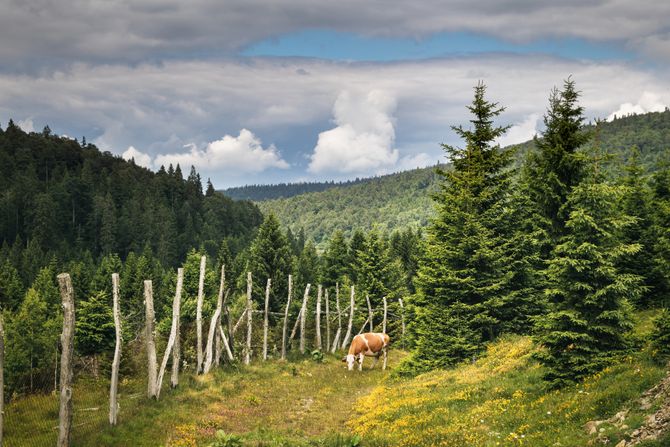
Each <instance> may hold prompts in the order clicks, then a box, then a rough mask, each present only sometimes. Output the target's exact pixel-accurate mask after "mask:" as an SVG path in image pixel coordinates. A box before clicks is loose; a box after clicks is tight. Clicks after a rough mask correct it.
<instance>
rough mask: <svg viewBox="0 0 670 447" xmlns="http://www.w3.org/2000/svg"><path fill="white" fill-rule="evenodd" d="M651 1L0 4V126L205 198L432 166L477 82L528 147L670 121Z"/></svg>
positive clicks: (669, 7)
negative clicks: (194, 176)
mask: <svg viewBox="0 0 670 447" xmlns="http://www.w3.org/2000/svg"><path fill="white" fill-rule="evenodd" d="M668 17H670V2H667V1H665V0H637V1H635V2H632V1H629V0H593V1H588V2H585V1H583V0H564V1H560V2H558V1H555V0H552V1H544V0H479V1H477V2H473V1H471V0H446V1H445V0H443V1H436V0H414V1H411V2H410V1H406V0H355V1H354V0H338V1H336V2H334V1H317V0H189V1H183V0H179V1H177V0H124V1H117V0H58V1H56V0H0V126H2V127H3V128H4V127H5V126H6V123H7V122H8V121H9V119H10V118H11V119H13V120H14V121H15V122H16V123H17V124H19V125H20V126H21V127H22V128H23V129H24V130H26V131H32V130H35V131H41V130H42V128H43V127H44V126H45V125H48V126H49V127H50V128H51V130H52V131H53V132H55V133H58V134H60V135H67V136H70V137H73V138H77V139H81V137H83V136H85V137H86V139H87V141H88V142H92V143H94V144H96V145H97V146H98V147H99V148H100V149H102V150H105V151H109V152H111V153H113V154H116V155H119V156H122V157H124V158H126V159H131V158H132V159H134V160H135V163H137V164H140V165H143V166H146V167H148V168H149V169H152V170H157V169H158V168H159V167H160V166H161V165H164V166H166V167H167V166H168V165H169V164H170V163H172V164H174V165H176V164H177V163H179V164H180V166H181V167H182V170H183V171H185V172H188V170H189V169H190V166H192V165H193V166H195V168H196V169H197V170H198V172H200V174H201V176H202V177H203V179H207V178H210V179H211V181H212V183H213V184H214V186H215V187H216V188H217V189H221V188H226V187H230V186H236V185H244V184H265V183H278V182H295V181H321V180H345V179H351V178H356V177H367V176H372V175H380V174H385V173H390V172H396V171H400V170H405V169H411V168H415V167H423V166H429V165H432V164H435V163H437V162H438V161H445V154H444V152H443V150H442V149H441V146H440V145H441V143H444V144H449V145H462V144H463V142H462V141H459V139H458V137H457V136H456V135H455V134H454V132H453V131H452V130H451V126H453V125H461V124H462V125H464V126H466V127H467V126H468V124H469V122H468V120H469V118H470V117H469V116H468V111H467V108H466V106H467V105H468V104H469V103H470V102H471V100H472V95H473V91H472V89H473V87H474V86H475V85H476V84H477V83H478V82H479V81H482V82H484V83H485V84H486V86H487V98H488V99H490V100H492V101H496V102H498V103H499V104H500V105H502V106H504V107H505V108H506V109H505V112H504V113H503V114H502V115H501V116H500V117H499V118H500V120H499V124H501V125H510V126H512V127H511V128H510V130H509V131H508V133H507V135H505V136H504V137H502V138H501V140H500V141H499V143H500V144H503V145H504V144H513V143H518V142H521V141H525V140H527V139H529V138H532V136H533V135H534V134H536V133H537V132H540V131H541V130H542V126H543V121H542V120H543V114H544V113H545V111H546V107H547V103H548V97H549V94H550V91H551V89H552V88H554V87H559V88H560V87H561V85H562V84H563V82H564V80H565V79H567V78H568V77H571V78H572V79H573V80H574V81H575V82H576V85H577V88H578V89H579V90H580V91H581V95H582V96H581V104H582V105H583V106H584V107H585V115H586V117H587V118H588V119H595V118H600V119H612V117H613V116H615V115H623V114H629V113H645V112H649V111H661V110H664V108H665V107H667V106H668V105H669V104H670V81H669V79H670V20H668Z"/></svg>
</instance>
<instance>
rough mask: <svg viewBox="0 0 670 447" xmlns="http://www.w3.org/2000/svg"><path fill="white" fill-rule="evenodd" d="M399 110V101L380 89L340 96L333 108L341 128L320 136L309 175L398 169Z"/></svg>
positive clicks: (336, 122)
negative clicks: (396, 116)
mask: <svg viewBox="0 0 670 447" xmlns="http://www.w3.org/2000/svg"><path fill="white" fill-rule="evenodd" d="M395 108H396V102H395V99H394V98H393V97H392V96H390V95H389V94H388V93H386V92H383V91H380V90H373V91H371V92H370V93H368V94H367V95H355V94H352V93H350V92H348V91H343V92H342V93H340V95H339V96H338V97H337V101H335V106H334V107H333V114H334V115H335V124H337V127H335V128H334V129H330V130H327V131H325V132H321V133H320V134H319V139H318V142H317V144H316V147H315V148H314V153H313V154H312V156H311V162H310V164H309V168H308V170H309V172H312V173H321V172H338V173H357V172H360V173H371V172H378V171H379V170H380V169H384V168H388V167H391V166H394V165H395V164H396V162H397V161H398V156H399V154H398V150H397V149H394V148H393V144H394V142H395V130H394V125H393V121H394V119H393V117H392V113H393V112H394V111H395Z"/></svg>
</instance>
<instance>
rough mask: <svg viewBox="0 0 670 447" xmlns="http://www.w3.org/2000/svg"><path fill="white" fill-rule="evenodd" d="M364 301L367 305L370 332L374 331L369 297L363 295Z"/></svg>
mask: <svg viewBox="0 0 670 447" xmlns="http://www.w3.org/2000/svg"><path fill="white" fill-rule="evenodd" d="M365 301H367V303H368V320H370V332H372V331H373V329H374V324H372V306H371V305H370V295H368V294H367V293H366V294H365Z"/></svg>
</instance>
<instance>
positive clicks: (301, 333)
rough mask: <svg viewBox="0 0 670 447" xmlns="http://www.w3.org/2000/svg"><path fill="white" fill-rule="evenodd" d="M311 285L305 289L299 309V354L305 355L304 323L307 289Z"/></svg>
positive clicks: (305, 318)
mask: <svg viewBox="0 0 670 447" xmlns="http://www.w3.org/2000/svg"><path fill="white" fill-rule="evenodd" d="M310 287H311V284H309V283H308V284H307V287H305V296H304V297H303V299H302V309H300V353H301V354H304V353H305V323H306V322H307V300H308V298H309V288H310Z"/></svg>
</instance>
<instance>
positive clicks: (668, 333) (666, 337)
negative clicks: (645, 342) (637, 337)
mask: <svg viewBox="0 0 670 447" xmlns="http://www.w3.org/2000/svg"><path fill="white" fill-rule="evenodd" d="M651 343H652V346H653V347H654V349H655V351H656V352H657V355H658V356H659V357H661V358H664V359H665V358H668V357H670V311H668V309H664V310H663V311H662V312H661V314H660V315H659V316H658V317H657V318H656V319H655V320H654V332H653V333H652V334H651Z"/></svg>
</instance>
